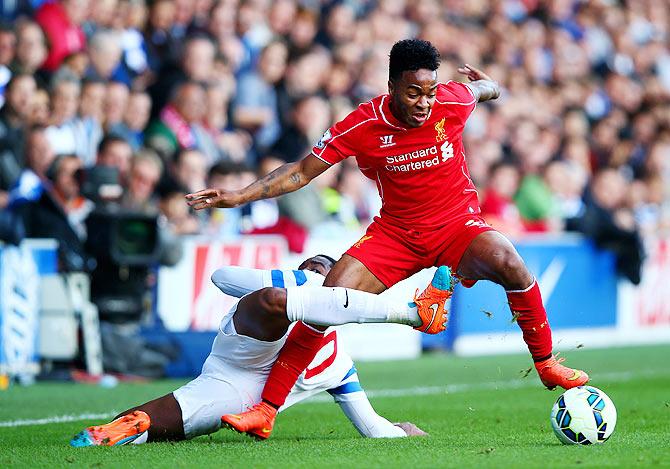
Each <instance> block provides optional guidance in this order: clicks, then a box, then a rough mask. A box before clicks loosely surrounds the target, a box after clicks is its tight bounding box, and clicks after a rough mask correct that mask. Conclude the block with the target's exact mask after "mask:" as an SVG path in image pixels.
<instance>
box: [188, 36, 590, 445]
mask: <svg viewBox="0 0 670 469" xmlns="http://www.w3.org/2000/svg"><path fill="white" fill-rule="evenodd" d="M438 66H439V53H438V52H437V50H436V49H435V48H434V47H433V46H432V44H430V43H429V42H427V41H423V40H418V39H408V40H402V41H399V42H397V43H396V44H395V45H394V46H393V48H392V50H391V54H390V66H389V82H388V90H389V93H388V94H387V95H383V96H378V97H376V98H374V99H372V100H370V101H368V102H367V103H364V104H361V105H360V106H359V107H358V109H356V110H355V111H353V112H352V113H351V114H349V115H348V116H347V117H345V118H344V119H343V120H342V121H340V122H338V123H336V124H335V125H334V126H332V127H331V128H330V129H329V130H328V131H326V133H325V134H324V135H323V137H322V138H321V140H320V141H319V142H318V143H317V144H316V146H315V147H314V148H313V150H312V153H311V154H309V155H308V156H306V157H305V158H303V159H302V160H300V161H297V162H295V163H288V164H285V165H283V166H281V167H280V168H278V169H277V170H275V171H274V172H272V173H270V174H268V175H267V176H265V177H263V178H262V179H259V180H258V181H256V182H254V183H253V184H251V185H249V186H248V187H246V188H244V189H241V190H238V191H223V190H218V189H206V190H203V191H200V192H196V193H193V194H189V195H187V196H186V197H187V200H188V203H189V205H191V206H192V207H194V208H195V209H204V208H211V207H236V206H238V205H242V204H246V203H248V202H251V201H253V200H258V199H262V198H269V197H276V196H279V195H281V194H285V193H287V192H291V191H295V190H297V189H300V188H301V187H303V186H304V185H306V184H307V183H309V182H310V181H311V180H312V179H313V178H315V177H316V176H318V175H319V174H321V173H323V172H324V171H325V170H327V169H328V168H329V167H330V166H331V165H333V164H337V163H339V162H340V161H342V160H344V159H346V158H350V157H351V158H356V161H357V163H358V166H359V168H360V170H361V172H362V173H363V174H364V175H365V176H367V177H368V178H370V179H371V180H373V181H374V182H375V183H376V185H377V189H378V190H379V195H380V197H381V198H382V209H381V212H380V216H378V217H375V219H374V221H373V223H372V224H371V225H370V226H369V228H368V230H367V232H366V234H365V236H363V237H362V238H361V239H360V240H359V241H358V242H356V243H355V244H354V245H353V246H352V247H351V248H350V249H349V250H348V251H347V252H346V253H345V254H344V255H343V256H342V258H341V259H340V260H339V261H338V262H337V263H336V264H335V266H334V267H333V269H332V270H331V271H330V273H329V274H328V276H327V278H326V280H325V282H324V284H323V285H324V287H328V286H330V287H345V289H357V290H364V291H367V292H372V293H381V292H382V291H384V290H386V289H387V288H390V287H391V286H392V285H394V284H395V283H397V282H399V281H401V280H403V279H405V278H407V277H409V276H411V275H412V274H414V273H416V272H418V271H420V270H421V269H424V268H427V267H431V266H441V265H446V266H448V267H450V268H451V270H452V271H453V272H455V273H456V274H457V275H458V276H459V277H461V278H462V279H463V282H464V284H465V285H466V286H471V285H472V284H474V282H476V281H477V280H490V281H493V282H495V283H498V284H499V285H501V286H502V287H503V288H505V290H506V291H507V298H508V300H509V304H510V309H511V310H512V312H513V314H514V316H515V317H516V322H517V324H518V325H519V327H520V328H521V330H522V332H523V339H524V341H525V342H526V344H527V345H528V349H529V351H530V353H531V355H532V357H533V360H534V362H535V368H536V369H537V372H538V374H539V376H540V379H541V381H542V383H543V384H544V385H545V386H547V387H548V388H550V389H553V388H555V387H556V386H561V387H563V388H565V389H569V388H572V387H575V386H580V385H583V384H584V383H586V382H587V381H588V375H587V374H586V373H585V372H583V371H581V370H574V369H572V368H568V367H566V366H564V365H562V364H561V363H560V360H557V359H556V358H555V356H554V355H553V354H552V339H551V330H550V328H549V323H548V321H547V315H546V312H545V309H544V306H543V304H542V298H541V295H540V289H539V286H538V284H537V282H536V280H535V278H534V277H533V275H532V274H531V273H530V272H529V271H528V269H527V268H526V265H525V264H524V262H523V260H522V259H521V257H520V256H519V254H518V253H517V251H516V249H515V248H514V246H513V245H512V243H510V242H509V241H508V240H507V239H506V238H505V237H504V236H503V235H502V234H500V233H498V232H497V231H495V230H494V229H493V228H491V227H490V226H489V225H488V224H487V223H486V222H485V221H484V220H483V219H482V218H481V217H480V215H479V214H480V209H479V201H478V199H477V191H476V189H475V186H474V184H473V182H472V180H471V179H470V176H469V173H468V169H467V166H466V163H465V152H464V149H463V141H462V134H463V128H464V127H465V122H466V120H467V119H468V117H469V115H470V114H471V113H472V112H473V111H474V109H475V106H476V104H477V103H478V102H483V101H488V100H491V99H495V98H497V97H498V96H499V95H500V90H499V87H498V84H497V83H496V82H494V81H493V80H492V79H491V78H490V77H488V76H487V75H486V74H485V73H484V72H482V71H481V70H478V69H477V68H475V67H472V66H470V65H467V64H466V65H465V66H463V67H461V68H459V69H458V71H459V72H460V73H462V74H463V75H465V76H466V77H467V78H468V79H469V83H468V84H464V83H460V82H455V81H448V82H447V83H439V82H438V81H437V68H438ZM319 288H322V287H319ZM323 289H324V290H326V289H325V288H323ZM332 290H333V291H335V290H336V289H335V288H333V289H332ZM345 292H346V290H345ZM449 295H450V291H449V290H448V289H440V288H431V287H429V288H428V289H427V290H426V291H425V292H424V293H423V294H422V295H421V296H419V297H418V298H417V299H416V300H417V304H418V305H419V316H420V317H421V318H424V317H425V315H424V314H422V311H421V309H422V308H429V307H430V308H434V307H437V308H439V309H442V308H444V302H445V301H446V299H447V297H448V296H449ZM347 298H348V297H347ZM419 300H420V301H419ZM318 301H319V295H311V296H309V297H308V296H302V297H300V298H298V299H295V298H294V299H292V298H291V297H290V296H289V297H288V298H287V309H288V310H293V309H299V310H300V311H305V310H309V309H310V308H312V307H320V303H319V302H318ZM296 304H297V306H296ZM346 306H347V305H346V304H345V308H346ZM423 321H424V322H425V319H423ZM298 326H300V327H298ZM418 326H420V327H418V329H419V330H422V328H423V329H425V328H426V326H427V325H425V324H422V323H421V322H420V323H419V324H418ZM441 326H442V325H441V324H439V325H438V327H437V329H438V331H439V329H441ZM433 329H434V328H433ZM427 332H436V331H435V330H430V331H427ZM322 336H323V334H322V332H321V331H320V330H319V329H317V328H315V327H311V326H308V325H306V324H304V323H298V325H297V326H296V328H294V334H293V337H290V338H289V340H288V341H287V343H286V345H285V346H284V348H283V350H282V351H281V353H280V355H279V357H278V358H277V361H276V363H275V365H274V367H273V369H272V371H271V373H270V375H269V377H268V381H267V383H266V384H265V388H264V391H263V394H262V402H260V403H259V404H257V405H255V406H253V407H252V408H250V409H249V410H248V411H246V412H243V413H241V414H236V415H226V416H224V417H223V421H224V424H225V425H227V426H229V427H232V428H234V429H236V430H238V431H241V432H250V431H254V430H258V429H259V428H263V429H264V433H265V434H267V435H268V436H269V433H270V432H269V431H268V430H271V429H272V425H273V423H274V417H275V415H276V409H277V408H278V407H280V406H281V405H283V403H284V400H285V399H286V396H287V395H288V393H289V391H290V389H291V387H292V386H293V384H294V383H295V381H296V379H297V377H298V375H299V374H300V373H301V372H302V371H303V370H304V369H305V367H306V366H307V365H308V364H309V363H310V362H311V360H312V359H313V358H314V353H316V351H317V350H318V349H319V345H320V343H321V340H322Z"/></svg>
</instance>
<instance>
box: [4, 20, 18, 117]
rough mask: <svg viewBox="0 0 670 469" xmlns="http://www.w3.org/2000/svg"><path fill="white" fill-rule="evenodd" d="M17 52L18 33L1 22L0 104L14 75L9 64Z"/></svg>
mask: <svg viewBox="0 0 670 469" xmlns="http://www.w3.org/2000/svg"><path fill="white" fill-rule="evenodd" d="M15 53H16V34H15V33H14V29H13V28H11V27H9V26H6V25H4V24H0V105H1V104H2V103H3V102H4V101H3V97H4V96H3V92H4V89H5V86H6V85H7V83H8V82H9V80H10V79H11V77H12V72H11V71H10V68H9V66H10V65H11V63H12V61H13V60H14V54H15Z"/></svg>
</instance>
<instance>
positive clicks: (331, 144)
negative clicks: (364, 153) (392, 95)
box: [312, 103, 372, 164]
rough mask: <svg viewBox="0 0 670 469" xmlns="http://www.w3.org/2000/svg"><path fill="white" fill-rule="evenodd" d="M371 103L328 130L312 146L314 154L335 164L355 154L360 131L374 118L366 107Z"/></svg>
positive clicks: (370, 106) (369, 105)
mask: <svg viewBox="0 0 670 469" xmlns="http://www.w3.org/2000/svg"><path fill="white" fill-rule="evenodd" d="M368 107H369V108H372V105H371V103H365V104H361V105H360V106H359V107H358V109H356V110H354V111H352V112H351V113H349V115H348V116H347V117H345V118H344V119H342V120H341V121H340V122H338V123H336V124H335V125H333V126H332V127H331V128H330V129H328V130H326V132H325V133H324V134H323V136H322V137H321V139H320V140H319V141H318V142H317V143H316V145H314V147H313V148H312V154H313V155H314V156H316V157H317V158H319V159H320V160H322V161H324V162H326V163H328V164H335V163H339V162H340V161H342V160H345V159H347V158H348V157H350V156H355V155H356V153H357V150H356V147H357V146H358V144H359V143H358V141H359V138H358V131H359V129H360V128H361V127H362V126H363V124H365V123H366V122H368V121H370V120H372V119H371V118H370V116H369V115H368V113H367V112H366V110H367V109H366V108H368Z"/></svg>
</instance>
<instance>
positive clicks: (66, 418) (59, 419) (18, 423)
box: [0, 412, 118, 427]
mask: <svg viewBox="0 0 670 469" xmlns="http://www.w3.org/2000/svg"><path fill="white" fill-rule="evenodd" d="M117 414H118V412H103V413H100V414H92V413H91V414H79V415H58V416H55V417H45V418H42V419H25V420H24V419H22V420H9V421H5V422H0V427H25V426H28V425H50V424H52V423H67V422H79V421H81V420H97V419H108V418H110V417H114V416H115V415H117Z"/></svg>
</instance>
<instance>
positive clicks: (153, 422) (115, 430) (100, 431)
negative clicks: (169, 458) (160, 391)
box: [70, 393, 184, 447]
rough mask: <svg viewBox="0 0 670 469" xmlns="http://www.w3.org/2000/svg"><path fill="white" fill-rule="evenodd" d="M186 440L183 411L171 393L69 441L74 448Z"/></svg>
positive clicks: (96, 426)
mask: <svg viewBox="0 0 670 469" xmlns="http://www.w3.org/2000/svg"><path fill="white" fill-rule="evenodd" d="M183 439H184V424H183V422H182V417H181V408H180V407H179V403H178V402H177V400H176V399H175V398H174V396H173V395H172V393H170V394H167V395H165V396H163V397H159V398H158V399H154V400H152V401H149V402H147V403H144V404H142V405H139V406H137V407H133V408H132V409H128V410H126V411H125V412H121V413H120V414H119V415H117V416H116V417H114V419H113V420H112V421H111V422H109V423H107V424H104V425H95V426H92V427H87V428H85V429H84V430H82V431H81V432H79V433H78V434H77V435H75V436H74V438H72V440H71V441H70V445H71V446H76V447H82V446H118V445H124V444H128V443H139V442H141V443H144V442H146V441H166V440H171V441H178V440H183Z"/></svg>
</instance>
